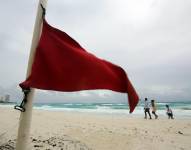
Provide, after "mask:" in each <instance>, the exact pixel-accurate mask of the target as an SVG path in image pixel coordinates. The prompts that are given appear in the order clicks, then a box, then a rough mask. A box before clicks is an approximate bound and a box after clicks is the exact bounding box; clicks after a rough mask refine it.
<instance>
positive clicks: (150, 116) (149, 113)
mask: <svg viewBox="0 0 191 150" xmlns="http://www.w3.org/2000/svg"><path fill="white" fill-rule="evenodd" d="M148 114H149V117H150V119H152V118H151V114H150V110H149V109H148Z"/></svg>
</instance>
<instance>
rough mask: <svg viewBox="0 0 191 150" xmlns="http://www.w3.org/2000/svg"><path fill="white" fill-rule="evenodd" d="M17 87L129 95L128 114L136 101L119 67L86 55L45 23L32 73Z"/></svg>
mask: <svg viewBox="0 0 191 150" xmlns="http://www.w3.org/2000/svg"><path fill="white" fill-rule="evenodd" d="M20 86H21V87H22V88H29V87H33V88H38V89H44V90H56V91H66V92H72V91H80V90H92V89H108V90H113V91H117V92H122V93H128V100H129V106H130V112H133V110H134V108H135V107H136V105H137V103H138V100H139V98H138V95H137V93H136V91H135V89H134V88H133V86H132V84H131V82H130V81H129V79H128V77H127V75H126V73H125V71H124V70H123V69H122V68H121V67H119V66H116V65H114V64H112V63H110V62H108V61H105V60H103V59H100V58H97V57H96V56H94V55H92V54H91V53H89V52H87V51H86V50H85V49H84V48H82V47H81V46H80V45H79V44H78V43H77V42H76V41H75V40H73V39H72V38H71V37H70V36H69V35H67V34H66V33H65V32H62V31H60V30H58V29H56V28H54V27H52V26H50V25H49V24H48V23H47V22H46V20H44V21H43V29H42V34H41V38H40V41H39V44H38V46H37V49H36V54H35V58H34V62H33V65H32V71H31V74H30V76H29V77H28V78H27V79H26V81H24V82H23V83H21V84H20Z"/></svg>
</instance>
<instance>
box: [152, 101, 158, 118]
mask: <svg viewBox="0 0 191 150" xmlns="http://www.w3.org/2000/svg"><path fill="white" fill-rule="evenodd" d="M151 109H152V114H153V115H154V116H155V119H157V118H158V115H157V114H156V110H157V108H156V104H155V100H151Z"/></svg>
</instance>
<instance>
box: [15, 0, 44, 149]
mask: <svg viewBox="0 0 191 150" xmlns="http://www.w3.org/2000/svg"><path fill="white" fill-rule="evenodd" d="M41 4H42V5H43V7H44V8H46V4H47V0H39V4H38V10H37V16H36V21H35V26H34V31H33V38H32V43H31V49H30V56H29V61H28V68H27V75H26V77H28V76H29V75H30V73H31V68H32V64H33V59H34V55H35V51H36V47H37V45H38V42H39V39H40V35H41V30H42V20H43V18H42V14H43V10H42V8H41ZM33 97H34V89H31V91H30V93H29V94H28V97H27V102H26V104H25V106H24V107H25V112H21V115H20V120H19V128H18V136H17V141H16V150H29V149H30V148H29V134H30V125H31V118H32V106H33Z"/></svg>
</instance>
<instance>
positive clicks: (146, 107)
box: [144, 98, 152, 119]
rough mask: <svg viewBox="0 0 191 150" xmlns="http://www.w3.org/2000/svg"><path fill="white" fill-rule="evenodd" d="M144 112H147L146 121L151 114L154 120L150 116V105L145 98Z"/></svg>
mask: <svg viewBox="0 0 191 150" xmlns="http://www.w3.org/2000/svg"><path fill="white" fill-rule="evenodd" d="M144 112H145V119H147V113H148V114H149V117H150V119H152V118H151V114H150V105H149V102H148V99H147V98H145V105H144Z"/></svg>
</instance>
